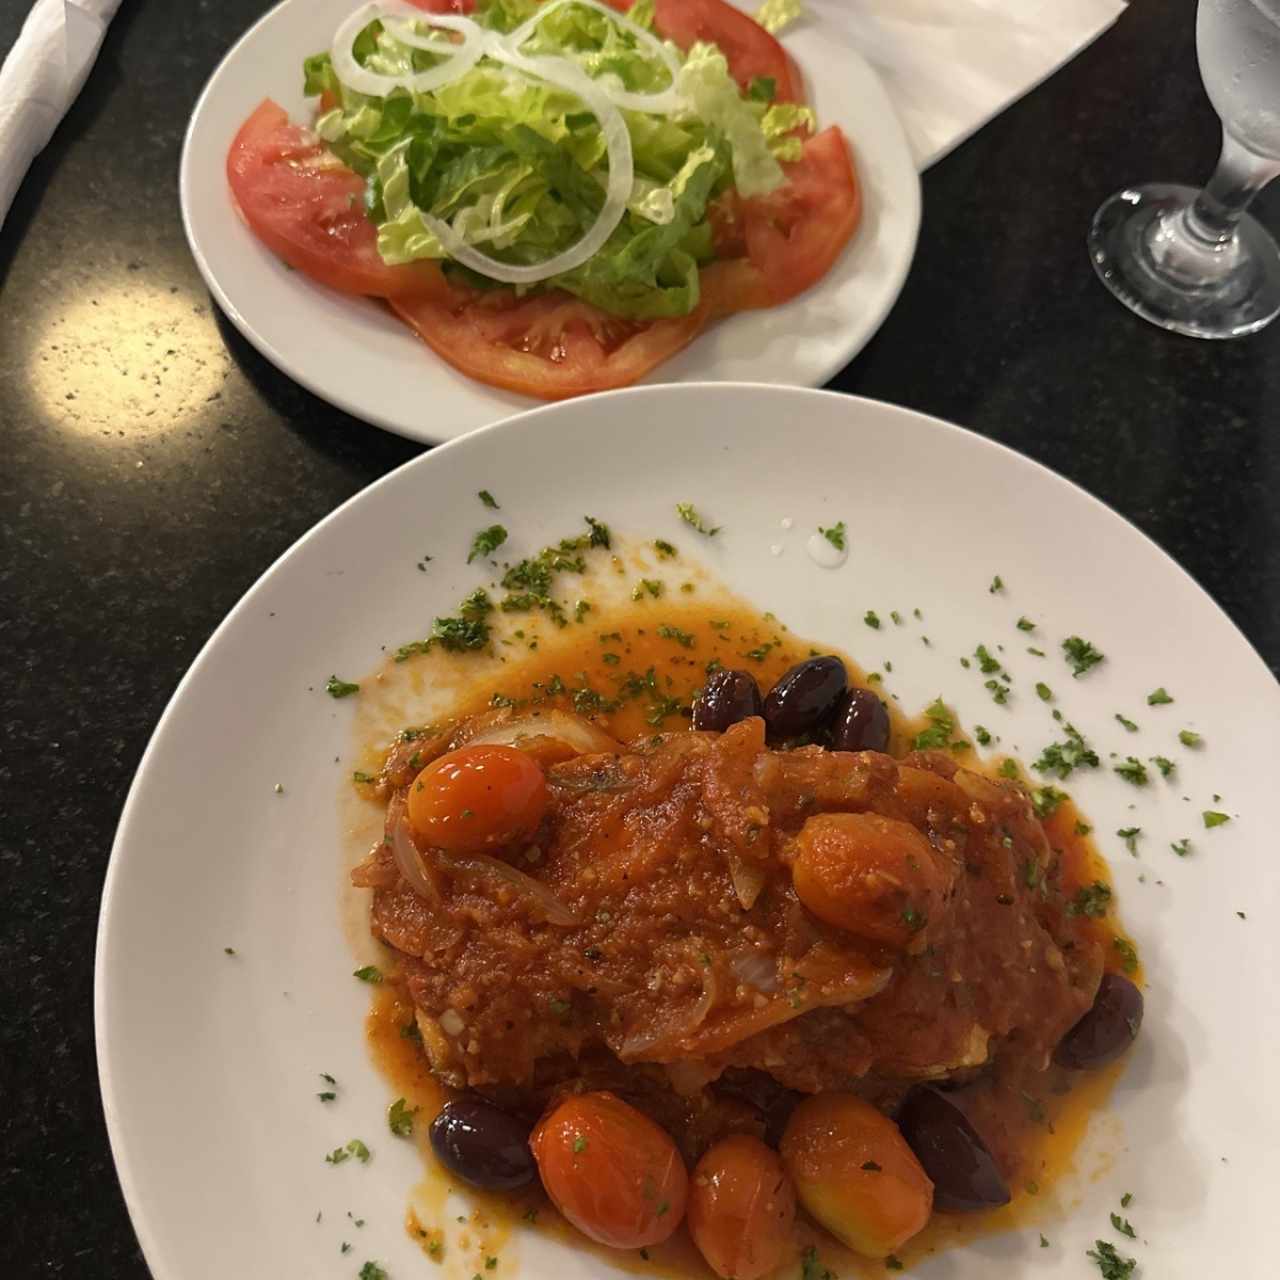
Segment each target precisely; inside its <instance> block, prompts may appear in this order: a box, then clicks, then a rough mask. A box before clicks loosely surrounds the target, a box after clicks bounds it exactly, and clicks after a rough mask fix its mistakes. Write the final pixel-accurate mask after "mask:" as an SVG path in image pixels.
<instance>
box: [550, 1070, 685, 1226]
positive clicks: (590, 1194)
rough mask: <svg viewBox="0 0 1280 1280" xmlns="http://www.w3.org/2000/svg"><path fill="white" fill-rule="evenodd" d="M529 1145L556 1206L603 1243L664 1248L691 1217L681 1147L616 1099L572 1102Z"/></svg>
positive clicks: (597, 1096)
mask: <svg viewBox="0 0 1280 1280" xmlns="http://www.w3.org/2000/svg"><path fill="white" fill-rule="evenodd" d="M529 1145H530V1146H531V1147H532V1148H533V1158H534V1159H535V1160H536V1161H537V1162H538V1172H539V1173H540V1174H541V1175H542V1185H543V1186H544V1187H545V1188H546V1192H547V1195H549V1196H550V1197H551V1200H552V1203H553V1204H554V1205H555V1206H556V1208H557V1209H559V1210H560V1212H561V1213H562V1214H564V1216H565V1217H566V1218H567V1219H568V1220H569V1221H570V1222H571V1223H573V1225H574V1226H575V1227H577V1228H578V1230H579V1231H581V1232H582V1234H583V1235H585V1236H590V1237H591V1239H592V1240H596V1241H598V1242H599V1243H600V1244H607V1245H609V1246H611V1247H612V1248H614V1249H639V1248H642V1247H643V1246H644V1245H650V1244H660V1243H661V1242H662V1241H663V1240H665V1239H667V1237H668V1236H670V1235H671V1234H672V1233H673V1232H674V1231H675V1229H676V1228H677V1227H678V1226H679V1225H680V1222H681V1219H683V1217H684V1209H685V1200H686V1198H687V1196H688V1191H689V1175H688V1174H687V1173H686V1172H685V1168H684V1162H683V1161H682V1160H681V1159H680V1153H679V1152H678V1151H677V1150H676V1144H675V1143H674V1142H672V1141H671V1139H670V1137H668V1136H667V1134H666V1133H665V1132H664V1131H663V1130H662V1129H660V1128H658V1126H657V1125H656V1124H654V1122H653V1121H652V1120H650V1119H649V1117H648V1116H646V1115H642V1114H641V1113H640V1112H639V1111H637V1110H636V1109H635V1107H632V1106H628V1105H627V1103H625V1102H623V1101H622V1099H621V1098H616V1097H614V1095H613V1094H611V1093H584V1094H579V1095H577V1096H576V1097H571V1098H567V1099H566V1100H565V1101H564V1102H562V1103H560V1105H559V1106H558V1107H556V1108H555V1109H554V1110H553V1111H551V1112H549V1113H548V1114H547V1115H546V1116H545V1117H544V1118H543V1119H542V1121H541V1122H540V1123H539V1125H538V1127H537V1128H536V1129H535V1130H534V1131H533V1137H532V1138H531V1139H530V1141H529Z"/></svg>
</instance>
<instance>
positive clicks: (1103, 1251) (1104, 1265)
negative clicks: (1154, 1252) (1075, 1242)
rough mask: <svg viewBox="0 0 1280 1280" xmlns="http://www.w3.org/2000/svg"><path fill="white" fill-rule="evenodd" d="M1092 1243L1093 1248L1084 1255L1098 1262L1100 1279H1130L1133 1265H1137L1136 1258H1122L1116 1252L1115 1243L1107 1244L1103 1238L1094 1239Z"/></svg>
mask: <svg viewBox="0 0 1280 1280" xmlns="http://www.w3.org/2000/svg"><path fill="white" fill-rule="evenodd" d="M1093 1243H1094V1248H1092V1249H1090V1250H1089V1252H1088V1253H1087V1254H1086V1255H1085V1256H1086V1257H1088V1258H1092V1259H1093V1261H1094V1262H1096V1263H1097V1264H1098V1270H1099V1271H1101V1272H1102V1280H1130V1277H1132V1275H1133V1269H1134V1267H1136V1266H1137V1265H1138V1260H1137V1258H1122V1257H1121V1256H1120V1255H1119V1254H1118V1253H1117V1252H1116V1249H1115V1245H1112V1244H1108V1243H1107V1241H1105V1240H1095V1241H1094V1242H1093Z"/></svg>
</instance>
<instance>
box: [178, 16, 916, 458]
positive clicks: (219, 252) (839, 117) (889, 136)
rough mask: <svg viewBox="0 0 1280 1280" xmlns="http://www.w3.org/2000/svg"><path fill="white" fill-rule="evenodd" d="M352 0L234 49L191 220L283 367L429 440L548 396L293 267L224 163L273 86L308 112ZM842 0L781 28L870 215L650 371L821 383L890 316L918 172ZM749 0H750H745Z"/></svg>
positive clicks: (215, 282) (200, 128)
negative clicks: (847, 155) (463, 360)
mask: <svg viewBox="0 0 1280 1280" xmlns="http://www.w3.org/2000/svg"><path fill="white" fill-rule="evenodd" d="M355 4H356V0H284V3H282V4H279V5H277V6H276V7H275V8H274V9H272V10H271V11H270V12H269V13H268V14H267V15H266V16H265V17H263V18H262V19H261V20H260V21H259V22H258V23H256V24H255V25H254V26H253V27H251V28H250V29H249V31H248V32H246V33H245V35H244V36H243V37H242V38H241V39H240V40H239V42H238V43H237V44H236V45H235V46H234V47H233V48H232V49H231V51H230V52H229V53H228V54H227V56H226V57H225V58H224V59H223V61H222V63H221V65H220V66H219V67H218V69H217V70H216V71H215V72H214V74H213V76H212V78H211V79H210V80H209V83H208V85H207V86H206V87H205V90H204V92H203V94H202V95H201V97H200V101H199V102H198V103H197V104H196V109H195V111H194V113H193V114H192V117H191V123H190V126H189V127H188V130H187V137H186V142H185V145H184V147H183V153H182V165H181V177H180V194H181V201H182V216H183V222H184V225H185V227H186V231H187V239H188V241H189V242H190V244H191V249H192V252H193V253H194V255H195V259H196V263H197V265H198V266H199V268H200V272H201V274H202V275H203V276H204V279H205V283H206V284H207V285H208V286H209V290H210V292H211V293H212V294H213V296H214V297H215V298H216V299H217V302H218V305H219V306H220V307H221V308H222V310H223V311H224V312H225V313H226V314H227V316H228V317H229V318H230V319H231V321H232V323H233V324H234V325H235V326H236V328H237V329H239V330H240V332H241V333H242V334H243V335H244V336H245V337H246V338H247V339H248V340H249V341H250V342H251V343H252V344H253V345H254V346H255V347H257V349H258V350H259V351H260V352H262V354H263V355H264V356H266V358H267V359H268V360H270V361H271V362H272V363H273V364H274V365H276V367H277V368H279V369H280V370H281V371H282V372H284V373H286V374H288V375H289V377H291V378H293V379H294V380H295V381H297V382H300V383H301V384H302V385H303V386H304V387H306V388H307V389H308V390H309V391H312V392H314V393H315V394H316V395H318V396H320V397H322V398H323V399H325V400H327V401H329V403H330V404H333V405H336V406H337V407H338V408H340V409H343V410H345V411H346V412H347V413H350V414H352V415H354V416H355V417H357V418H362V419H363V420H364V421H366V422H371V423H373V424H374V425H376V426H379V427H385V428H386V429H387V430H389V431H395V432H397V433H399V434H400V435H403V436H408V437H409V438H411V439H414V440H421V441H423V442H425V443H428V444H432V443H436V442H438V441H441V440H449V439H452V438H453V437H454V436H459V435H462V434H464V433H465V432H467V431H471V430H473V429H474V428H475V427H480V426H486V425H488V424H489V423H493V422H497V421H498V420H499V419H500V418H505V417H507V416H509V415H510V414H513V413H517V412H519V411H520V410H521V409H525V408H529V407H531V406H533V405H534V404H536V403H537V401H535V400H531V399H529V398H527V397H525V396H521V395H517V394H515V393H512V392H507V391H500V390H498V389H496V388H493V387H488V386H485V385H483V384H482V383H479V382H475V381H474V380H472V379H470V378H467V377H465V376H464V375H463V374H461V373H459V372H457V370H455V369H453V368H452V367H451V366H450V365H448V364H446V363H445V362H444V361H442V360H441V359H440V358H439V357H437V356H436V355H435V354H434V353H433V352H431V351H430V350H429V349H428V348H427V347H426V346H425V345H424V344H423V343H422V342H421V341H420V340H419V339H418V338H417V337H416V336H415V335H414V334H413V333H412V332H411V331H410V330H409V329H408V328H407V326H405V325H404V324H403V323H402V322H401V321H400V320H398V319H397V318H396V317H395V316H394V315H393V314H392V312H391V311H390V309H389V308H388V307H387V306H386V305H385V304H384V303H382V302H378V301H373V300H369V299H360V298H352V297H349V296H346V295H343V294H339V293H336V292H334V291H332V290H330V289H327V288H325V287H324V286H322V285H318V284H315V283H313V282H312V281H310V280H308V279H307V278H306V277H305V276H303V275H302V274H300V273H298V272H295V271H291V270H290V269H289V268H288V267H286V266H285V265H284V263H282V262H281V261H280V259H278V258H277V257H275V256H274V255H273V254H272V253H271V252H270V251H269V250H268V249H267V248H265V247H264V246H263V245H262V244H261V243H259V241H258V240H257V238H256V237H255V236H254V235H253V233H252V232H251V231H250V230H249V228H248V227H247V226H246V225H245V223H244V222H243V221H242V219H241V218H240V216H239V214H238V213H237V211H236V208H235V206H234V203H233V201H232V197H231V192H230V188H229V187H228V185H227V179H226V157H227V150H228V148H229V147H230V145H231V140H232V139H233V138H234V137H235V135H236V132H237V131H238V129H239V128H240V126H241V124H243V123H244V121H245V119H246V118H247V117H248V115H249V114H250V112H252V111H253V109H254V108H255V107H256V106H257V105H258V104H259V103H260V102H261V101H262V100H263V99H264V98H268V97H270V98H274V99H275V101H276V102H278V103H279V104H280V105H281V106H282V107H284V108H285V110H286V111H288V113H289V116H290V118H291V119H293V120H295V121H299V122H306V121H309V120H310V119H311V118H312V116H313V114H314V109H315V102H314V99H312V100H308V99H307V98H305V97H304V96H303V93H302V62H303V59H304V58H305V57H307V56H309V55H310V54H313V53H318V52H320V51H322V50H324V49H327V48H328V47H329V44H330V42H331V40H332V38H333V33H334V31H335V30H336V29H337V27H338V25H339V23H340V22H341V21H342V20H343V19H344V18H345V17H347V16H348V15H349V14H350V13H351V12H352V10H353V9H354V7H355ZM843 5H844V0H808V3H807V4H806V7H805V16H804V18H803V19H802V20H801V21H799V22H797V24H796V25H795V26H794V28H792V29H789V30H788V31H786V32H785V33H784V34H783V36H782V40H783V43H784V45H785V46H786V48H787V50H788V52H789V53H790V54H791V55H792V56H793V57H794V59H795V60H796V62H797V63H798V64H799V66H800V67H801V69H802V71H803V73H804V76H805V80H806V84H807V86H808V89H809V93H810V99H811V102H812V105H813V106H814V107H815V109H816V110H817V113H818V122H819V127H820V128H825V127H826V126H827V125H830V124H838V125H840V126H841V127H842V128H843V129H844V131H845V134H846V136H847V137H848V138H849V139H850V142H851V143H852V146H853V152H854V158H855V164H856V166H857V172H858V178H859V181H860V183H861V185H862V196H863V219H862V225H861V226H860V227H859V229H858V231H857V233H856V235H855V237H854V240H853V241H852V243H851V244H850V245H849V246H848V247H847V248H846V249H845V252H844V253H843V254H842V255H841V257H840V259H839V260H838V262H837V263H836V265H835V266H834V267H833V268H832V270H831V271H830V272H829V273H828V275H827V276H826V277H825V278H824V279H823V280H821V281H820V282H819V283H818V284H817V285H815V286H814V287H813V288H812V289H810V290H809V291H808V292H807V293H805V294H803V295H802V296H801V297H799V298H797V299H795V300H794V301H792V302H790V303H787V304H785V305H783V306H781V307H774V308H770V309H768V310H764V311H754V312H745V313H742V314H740V315H736V316H731V317H729V318H728V319H727V320H725V321H721V322H720V323H718V324H715V325H713V326H711V327H710V328H709V329H708V331H707V332H706V333H704V334H702V335H700V336H699V337H698V338H697V339H696V340H695V341H694V342H693V343H692V344H691V345H690V346H689V347H688V348H686V349H685V350H684V351H683V352H681V353H679V354H678V355H676V356H675V357H673V358H672V359H671V360H669V361H667V362H666V363H665V364H663V365H660V366H659V367H658V368H657V369H656V370H654V371H653V373H652V374H650V375H649V378H648V379H647V381H649V382H664V383H665V382H692V381H714V382H733V381H741V380H745V379H749V380H751V381H755V382H768V383H775V384H780V385H785V386H820V385H822V384H823V383H824V382H826V381H827V380H828V379H829V378H831V377H832V376H833V375H834V374H835V373H837V372H838V371H839V370H840V369H841V368H843V367H844V366H845V365H846V364H847V363H848V362H849V361H850V360H851V359H852V358H853V356H854V355H855V354H856V353H857V352H858V351H860V350H861V349H862V347H863V346H864V345H865V344H866V342H867V341H868V340H869V339H870V338H871V336H872V335H873V334H874V333H875V331H876V330H877V329H878V328H879V327H880V324H881V323H882V322H883V320H884V318H885V316H886V315H887V314H888V312H889V308H890V307H891V306H892V305H893V303H894V301H895V300H896V299H897V297H898V294H899V292H900V291H901V289H902V284H903V281H904V280H905V279H906V275H907V270H908V268H909V267H910V265H911V259H912V255H913V254H914V252H915V243H916V232H917V230H918V228H919V224H920V180H919V177H918V175H917V173H916V169H915V165H914V164H913V162H912V159H911V153H910V151H909V149H908V146H907V141H906V137H905V135H904V134H903V131H902V126H901V125H900V123H899V121H898V118H897V116H896V114H895V113H894V110H893V107H892V105H891V104H890V102H889V99H888V97H887V96H886V94H885V91H884V88H883V86H882V85H881V83H880V81H879V79H878V78H877V76H876V74H875V72H874V71H872V69H871V68H870V66H869V65H868V64H867V63H866V62H865V61H864V60H863V58H862V56H861V54H859V52H858V50H857V48H856V47H855V45H854V42H853V37H852V35H851V33H850V32H849V31H848V29H847V25H848V24H847V22H846V21H845V19H844V16H843ZM741 7H744V8H748V7H751V6H746V5H744V6H741Z"/></svg>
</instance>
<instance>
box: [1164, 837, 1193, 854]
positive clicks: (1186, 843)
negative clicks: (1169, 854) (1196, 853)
mask: <svg viewBox="0 0 1280 1280" xmlns="http://www.w3.org/2000/svg"><path fill="white" fill-rule="evenodd" d="M1169 848H1170V849H1172V850H1173V851H1174V853H1176V854H1177V855H1178V857H1180V858H1185V857H1186V856H1187V855H1188V854H1189V853H1190V852H1191V841H1190V839H1189V838H1188V837H1186V836H1183V837H1182V839H1181V840H1175V841H1174V842H1173V843H1172V844H1171V845H1170V846H1169Z"/></svg>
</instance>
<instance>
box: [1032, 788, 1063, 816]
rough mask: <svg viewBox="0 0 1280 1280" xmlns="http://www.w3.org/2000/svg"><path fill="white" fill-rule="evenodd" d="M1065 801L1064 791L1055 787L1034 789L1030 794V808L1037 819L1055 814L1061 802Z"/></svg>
mask: <svg viewBox="0 0 1280 1280" xmlns="http://www.w3.org/2000/svg"><path fill="white" fill-rule="evenodd" d="M1066 799H1067V793H1066V792H1065V791H1059V790H1058V788H1057V787H1036V789H1035V790H1034V791H1032V793H1031V807H1032V808H1033V809H1034V810H1035V811H1036V817H1037V818H1041V819H1043V818H1048V817H1051V816H1052V815H1053V814H1055V813H1057V811H1058V808H1059V807H1060V806H1061V804H1062V802H1063V801H1064V800H1066Z"/></svg>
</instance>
